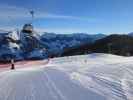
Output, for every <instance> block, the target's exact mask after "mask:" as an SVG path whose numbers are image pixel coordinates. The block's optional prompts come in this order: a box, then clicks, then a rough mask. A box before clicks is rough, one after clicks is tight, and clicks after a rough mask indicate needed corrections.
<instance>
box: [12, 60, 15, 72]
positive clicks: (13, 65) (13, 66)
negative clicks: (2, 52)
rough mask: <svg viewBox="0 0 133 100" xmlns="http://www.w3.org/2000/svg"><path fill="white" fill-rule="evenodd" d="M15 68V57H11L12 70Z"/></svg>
mask: <svg viewBox="0 0 133 100" xmlns="http://www.w3.org/2000/svg"><path fill="white" fill-rule="evenodd" d="M14 69H15V64H14V59H11V70H14Z"/></svg>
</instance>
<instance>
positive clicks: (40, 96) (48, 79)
mask: <svg viewBox="0 0 133 100" xmlns="http://www.w3.org/2000/svg"><path fill="white" fill-rule="evenodd" d="M21 66H22V65H21ZM0 100H133V57H121V56H115V55H109V54H90V55H84V56H73V57H62V58H55V59H52V60H51V61H50V63H49V64H48V65H40V64H39V65H34V67H32V65H30V66H29V65H27V68H21V69H16V70H13V71H10V70H8V71H4V72H0Z"/></svg>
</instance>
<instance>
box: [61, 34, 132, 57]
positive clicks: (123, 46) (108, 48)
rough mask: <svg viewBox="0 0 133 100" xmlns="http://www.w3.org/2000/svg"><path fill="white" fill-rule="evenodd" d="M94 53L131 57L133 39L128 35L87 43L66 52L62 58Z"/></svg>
mask: <svg viewBox="0 0 133 100" xmlns="http://www.w3.org/2000/svg"><path fill="white" fill-rule="evenodd" d="M94 52H96V53H111V54H116V55H122V56H131V55H133V37H131V36H128V35H116V34H114V35H110V36H107V37H105V38H102V39H99V40H96V41H95V42H94V43H91V44H90V43H86V44H84V45H81V46H77V47H75V48H69V49H67V50H65V51H64V53H63V54H62V56H67V55H77V54H85V53H94Z"/></svg>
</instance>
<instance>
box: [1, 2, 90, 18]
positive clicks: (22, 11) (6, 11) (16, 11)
mask: <svg viewBox="0 0 133 100" xmlns="http://www.w3.org/2000/svg"><path fill="white" fill-rule="evenodd" d="M28 11H29V9H27V8H21V7H17V6H11V5H7V4H0V20H7V19H10V18H12V19H25V18H30V14H29V13H28ZM35 18H37V19H39V18H54V19H73V20H88V18H81V17H75V16H69V15H57V14H51V13H44V12H40V11H36V14H35Z"/></svg>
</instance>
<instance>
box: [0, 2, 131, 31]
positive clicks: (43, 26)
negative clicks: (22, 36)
mask: <svg viewBox="0 0 133 100" xmlns="http://www.w3.org/2000/svg"><path fill="white" fill-rule="evenodd" d="M31 9H33V10H34V11H35V20H34V23H33V24H34V26H35V28H36V30H37V31H47V32H56V33H75V32H85V33H88V34H95V33H105V34H112V33H128V32H132V31H133V0H0V29H3V28H4V29H5V28H6V29H14V28H21V27H22V26H23V24H24V23H27V22H30V14H29V13H28V11H29V10H31Z"/></svg>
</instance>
